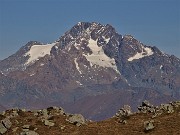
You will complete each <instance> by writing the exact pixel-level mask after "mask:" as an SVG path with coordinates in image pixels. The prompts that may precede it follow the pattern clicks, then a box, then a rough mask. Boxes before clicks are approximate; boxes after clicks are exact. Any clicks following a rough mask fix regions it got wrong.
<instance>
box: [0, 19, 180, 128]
mask: <svg viewBox="0 0 180 135" xmlns="http://www.w3.org/2000/svg"><path fill="white" fill-rule="evenodd" d="M144 100H149V101H150V102H152V103H153V104H155V105H159V104H160V103H165V102H169V101H176V100H180V59H179V58H177V57H175V56H173V55H168V54H166V53H164V52H162V51H160V50H159V49H158V48H157V47H155V46H148V45H145V44H143V43H141V42H140V41H139V40H137V39H136V38H134V37H133V36H131V35H121V34H119V33H118V32H117V31H116V30H115V28H113V26H111V25H109V24H107V25H103V24H100V23H96V22H92V23H89V22H79V23H77V24H76V25H75V26H73V27H72V28H71V29H70V30H69V31H67V32H65V33H64V34H63V35H62V36H61V37H60V38H59V39H57V40H56V41H54V42H52V43H49V44H43V43H40V42H38V41H30V42H28V43H27V44H26V45H25V46H23V47H22V48H20V49H19V50H18V51H17V52H16V53H15V54H13V55H11V56H9V57H8V58H6V59H4V60H1V61H0V104H1V105H0V110H1V111H2V110H5V109H10V108H16V107H17V108H26V109H40V108H46V107H48V106H62V107H63V108H64V109H66V110H67V111H68V112H70V113H77V114H79V113H80V114H82V115H83V116H84V117H85V118H88V119H92V120H103V119H105V118H109V117H112V116H113V115H114V114H115V113H116V112H117V111H118V109H119V108H122V107H123V105H124V104H129V105H130V106H131V109H132V110H136V106H137V105H138V104H140V103H141V102H142V101H144ZM141 110H144V109H143V108H141ZM77 117H79V118H81V116H77ZM73 119H74V118H72V120H73ZM80 121H81V120H80ZM45 122H46V124H50V125H53V124H52V123H51V122H49V121H45ZM145 125H147V124H145Z"/></svg>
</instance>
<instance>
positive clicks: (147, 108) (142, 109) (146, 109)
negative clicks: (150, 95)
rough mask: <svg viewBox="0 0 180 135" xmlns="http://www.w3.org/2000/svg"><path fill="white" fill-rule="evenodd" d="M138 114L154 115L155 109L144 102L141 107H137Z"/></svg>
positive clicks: (147, 102)
mask: <svg viewBox="0 0 180 135" xmlns="http://www.w3.org/2000/svg"><path fill="white" fill-rule="evenodd" d="M138 110H139V112H141V113H147V112H149V113H154V112H155V111H156V109H155V107H154V106H153V105H151V104H150V103H149V101H147V100H145V101H143V102H142V105H141V106H139V107H138Z"/></svg>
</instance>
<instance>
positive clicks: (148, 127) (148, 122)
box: [144, 120, 154, 132]
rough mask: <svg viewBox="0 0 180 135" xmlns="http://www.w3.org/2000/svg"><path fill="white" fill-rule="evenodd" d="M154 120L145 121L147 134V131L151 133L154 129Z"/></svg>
mask: <svg viewBox="0 0 180 135" xmlns="http://www.w3.org/2000/svg"><path fill="white" fill-rule="evenodd" d="M153 123H154V120H150V121H145V122H144V130H145V131H146V132H147V131H150V130H152V129H154V124H153Z"/></svg>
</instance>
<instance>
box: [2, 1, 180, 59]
mask: <svg viewBox="0 0 180 135" xmlns="http://www.w3.org/2000/svg"><path fill="white" fill-rule="evenodd" d="M80 21H82V22H99V23H102V24H111V25H112V26H113V27H114V28H115V29H116V31H117V32H118V33H120V34H122V35H124V34H131V35H133V36H134V37H135V38H136V39H138V40H140V41H141V42H142V43H144V44H146V45H151V46H157V47H158V48H159V49H160V50H162V51H164V52H166V53H168V54H173V55H175V56H177V57H179V58H180V1H179V0H0V59H1V60H2V59H4V58H6V57H8V56H9V55H11V54H13V53H15V52H16V51H17V50H18V49H19V48H20V47H22V46H24V45H25V44H26V43H27V42H28V41H40V42H43V43H51V42H53V41H55V40H57V39H58V38H59V37H60V36H61V35H62V34H64V33H65V32H66V31H67V30H69V29H70V28H71V27H73V25H75V24H76V23H77V22H80Z"/></svg>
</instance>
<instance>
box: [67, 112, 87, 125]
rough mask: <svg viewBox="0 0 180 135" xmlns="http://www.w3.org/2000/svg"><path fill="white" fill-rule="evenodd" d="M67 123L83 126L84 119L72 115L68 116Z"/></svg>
mask: <svg viewBox="0 0 180 135" xmlns="http://www.w3.org/2000/svg"><path fill="white" fill-rule="evenodd" d="M67 121H69V122H70V123H73V124H74V125H77V126H81V125H83V124H85V119H84V117H83V116H82V115H81V114H74V115H72V116H70V117H69V118H68V119H67Z"/></svg>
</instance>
